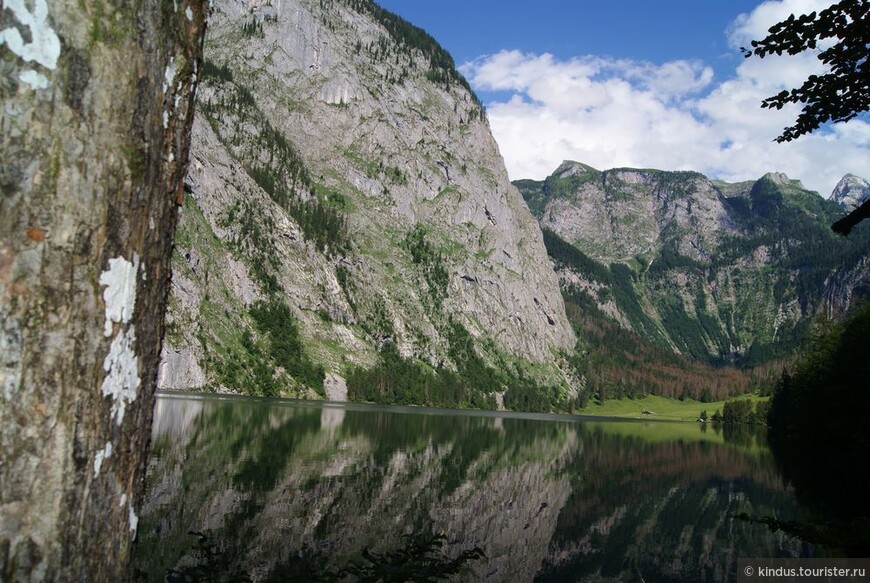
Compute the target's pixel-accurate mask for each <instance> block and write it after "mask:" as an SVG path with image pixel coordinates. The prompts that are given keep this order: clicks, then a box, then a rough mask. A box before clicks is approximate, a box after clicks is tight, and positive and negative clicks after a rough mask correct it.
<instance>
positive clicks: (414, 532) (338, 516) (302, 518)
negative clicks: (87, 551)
mask: <svg viewBox="0 0 870 583" xmlns="http://www.w3.org/2000/svg"><path fill="white" fill-rule="evenodd" d="M703 429H704V428H702V427H700V426H699V425H697V424H691V423H666V422H640V421H637V422H632V421H600V420H594V421H591V420H578V419H577V418H568V417H564V418H562V417H556V416H545V415H504V414H493V413H467V412H458V411H452V410H432V409H412V408H401V407H375V406H360V405H350V404H348V405H337V404H319V403H300V402H287V401H278V400H266V399H251V398H219V397H210V396H208V397H203V396H187V395H161V396H160V397H159V398H158V401H157V408H156V411H155V418H154V434H153V445H152V452H151V458H150V462H149V467H148V478H147V494H146V498H145V504H144V508H143V509H142V511H141V516H140V521H139V531H138V537H139V538H138V550H137V560H136V564H137V569H138V571H139V575H140V577H141V579H142V580H146V581H164V580H168V581H233V582H235V581H270V582H271V581H335V580H342V581H355V580H371V581H376V580H386V581H393V580H395V581H400V580H405V579H406V578H407V579H410V580H436V579H439V578H441V577H443V578H444V579H445V580H458V581H482V580H486V581H510V582H514V581H516V582H520V581H586V580H594V581H602V580H614V581H616V580H622V581H635V580H636V581H641V580H643V581H647V582H651V581H693V582H694V581H734V580H735V579H736V572H735V569H736V562H737V558H738V557H782V556H813V555H815V554H816V553H818V551H817V550H816V549H814V548H812V547H811V546H809V545H807V544H804V543H801V542H799V541H796V540H795V539H793V538H790V537H788V536H787V535H784V534H782V533H781V532H780V533H773V532H771V530H770V529H769V528H768V527H766V526H764V525H761V524H757V523H753V522H750V521H746V520H740V519H734V518H733V516H734V515H736V514H739V513H747V514H748V515H750V516H752V517H758V518H763V517H775V518H777V519H779V520H800V519H802V517H803V513H802V511H801V509H800V507H799V505H798V504H797V502H796V501H795V498H794V495H793V492H792V491H791V490H790V488H789V487H787V486H786V485H785V484H784V483H783V480H782V478H781V476H780V473H779V471H778V470H777V468H776V465H775V463H774V460H773V457H772V455H771V453H770V451H769V450H768V448H767V445H766V439H765V436H764V435H763V434H761V433H756V432H753V431H749V430H748V429H746V428H742V430H740V431H736V432H735V431H716V430H714V429H713V428H712V427H708V428H706V430H703ZM726 429H728V428H726ZM424 576H429V577H430V579H424V578H423V577H424ZM379 577H380V578H382V579H379ZM391 577H392V578H391ZM413 577H417V579H413Z"/></svg>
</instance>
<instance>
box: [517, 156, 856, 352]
mask: <svg viewBox="0 0 870 583" xmlns="http://www.w3.org/2000/svg"><path fill="white" fill-rule="evenodd" d="M515 184H516V185H517V186H518V187H519V188H520V190H521V191H522V193H523V196H524V197H525V199H526V200H527V202H528V204H529V207H530V208H531V209H532V210H533V212H535V214H536V215H537V216H538V218H539V221H540V224H541V226H542V227H543V229H544V230H545V232H546V234H545V238H546V239H547V241H548V248H549V250H550V253H551V255H552V256H553V258H554V259H555V261H556V265H557V270H558V271H559V273H560V278H561V281H562V286H563V290H565V291H566V292H567V293H569V294H573V296H576V297H581V298H586V301H582V299H581V303H582V304H584V305H589V306H593V307H594V308H597V309H598V310H600V311H601V312H603V313H605V314H607V315H609V316H611V317H613V318H615V319H617V320H618V321H619V322H621V323H622V324H623V325H624V326H626V327H629V328H632V329H633V330H635V331H636V332H638V333H639V334H641V335H642V336H644V337H645V338H647V339H649V340H652V341H653V342H655V343H656V344H659V345H660V346H664V347H668V348H670V349H671V350H674V351H676V352H679V353H682V354H690V355H692V356H695V357H700V358H705V359H708V360H713V361H739V362H742V363H746V364H752V363H757V362H760V361H763V360H766V359H768V358H770V357H774V356H776V355H778V354H782V353H784V351H786V350H788V349H789V348H791V347H793V346H794V344H795V342H796V341H797V339H798V338H799V336H800V333H801V331H802V330H804V329H805V328H806V326H807V325H808V322H809V321H810V320H811V319H812V318H813V317H814V316H815V315H816V314H817V313H819V312H820V311H822V310H824V311H826V312H827V313H834V314H842V313H845V312H846V311H848V309H849V307H850V306H852V305H854V304H855V302H857V301H858V300H859V299H860V298H861V297H864V296H866V291H865V290H866V287H867V283H866V280H867V276H868V253H867V240H868V234H867V233H866V229H864V230H861V231H856V232H855V233H854V234H853V236H852V237H850V238H848V239H844V238H842V237H837V236H835V235H833V234H832V233H831V232H830V229H829V225H830V224H831V223H832V222H833V221H834V220H835V219H836V218H837V217H838V216H839V215H840V214H842V207H841V204H844V201H847V200H849V201H851V200H852V199H853V198H855V194H856V193H858V191H860V187H861V185H862V184H864V183H863V181H862V180H861V179H858V178H857V177H851V178H850V177H846V178H844V180H843V182H842V183H841V187H838V189H839V190H838V191H840V196H839V197H835V198H836V200H830V201H828V200H825V199H823V198H822V197H820V196H819V195H818V194H817V193H815V192H811V191H807V190H806V189H804V188H803V186H802V185H801V183H800V182H799V181H797V180H792V179H790V178H789V177H787V176H785V175H784V174H781V173H770V174H767V175H765V176H764V177H762V178H761V179H760V180H758V181H754V182H752V181H750V182H743V183H737V184H727V183H723V182H719V181H711V180H709V179H707V178H706V177H704V176H702V175H700V174H697V173H692V172H663V171H659V170H635V169H616V170H609V171H606V172H599V171H597V170H595V169H593V168H590V167H589V166H585V165H583V164H579V163H576V162H565V163H563V164H562V165H561V166H560V167H559V168H558V169H557V170H556V172H555V173H554V174H553V175H552V176H550V177H549V178H547V179H546V180H545V181H543V182H536V181H530V180H524V181H517V182H516V183H515ZM850 193H851V194H850ZM569 246H570V247H569ZM572 248H573V250H574V251H572ZM575 251H576V252H577V253H575Z"/></svg>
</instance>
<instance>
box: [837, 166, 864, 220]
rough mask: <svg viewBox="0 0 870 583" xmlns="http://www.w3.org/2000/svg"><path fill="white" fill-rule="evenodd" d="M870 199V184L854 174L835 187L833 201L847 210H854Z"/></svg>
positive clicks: (847, 176)
mask: <svg viewBox="0 0 870 583" xmlns="http://www.w3.org/2000/svg"><path fill="white" fill-rule="evenodd" d="M868 197H870V182H868V181H867V180H866V179H864V178H861V177H860V176H855V175H854V174H846V175H845V176H843V178H841V179H840V182H838V183H837V186H835V187H834V191H833V193H831V200H832V201H834V202H836V203H837V204H839V205H840V206H841V207H843V209H845V210H849V211H850V210H852V209H853V208H855V207H857V206H859V205H860V204H861V203H862V202H864V201H865V200H866V199H867V198H868Z"/></svg>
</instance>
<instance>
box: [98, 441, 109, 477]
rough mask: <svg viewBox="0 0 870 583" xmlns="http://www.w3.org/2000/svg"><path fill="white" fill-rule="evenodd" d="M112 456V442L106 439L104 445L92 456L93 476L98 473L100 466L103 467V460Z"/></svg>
mask: <svg viewBox="0 0 870 583" xmlns="http://www.w3.org/2000/svg"><path fill="white" fill-rule="evenodd" d="M110 457H112V442H111V441H107V442H106V447H104V448H103V449H101V450H100V451H98V452H97V455H96V456H95V457H94V477H95V478H96V477H97V476H99V475H100V468H102V467H103V461H104V460H106V459H108V458H110Z"/></svg>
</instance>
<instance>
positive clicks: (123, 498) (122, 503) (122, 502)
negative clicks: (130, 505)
mask: <svg viewBox="0 0 870 583" xmlns="http://www.w3.org/2000/svg"><path fill="white" fill-rule="evenodd" d="M126 505H127V495H126V494H121V500H120V502H118V506H120V507H121V508H123V507H124V506H126Z"/></svg>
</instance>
